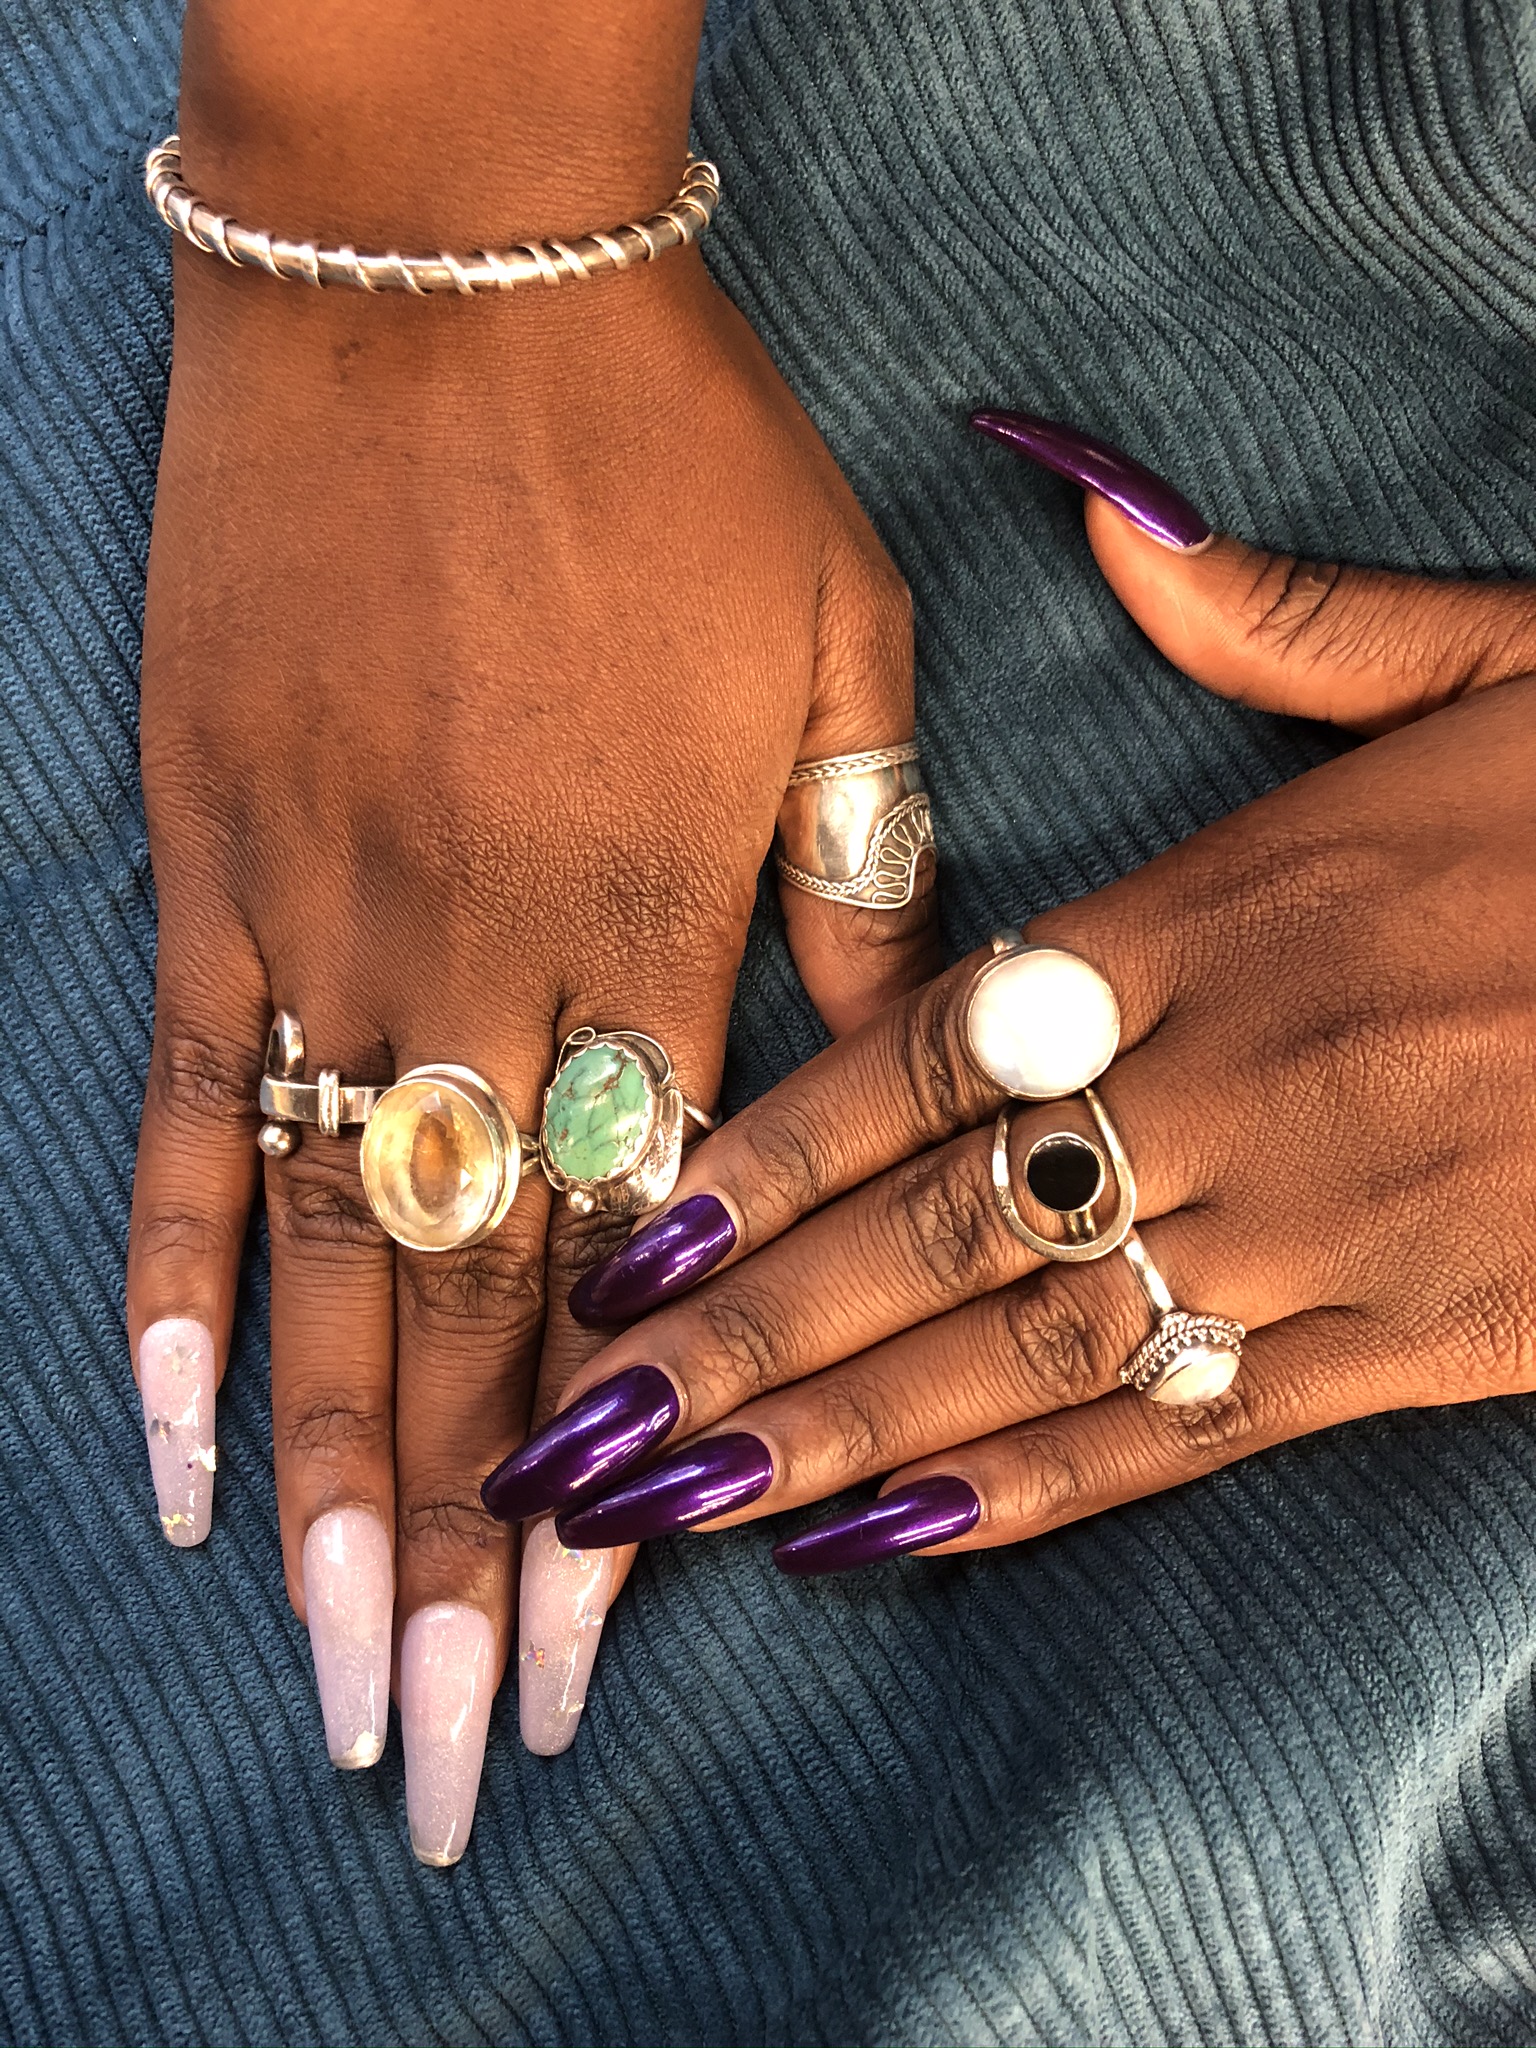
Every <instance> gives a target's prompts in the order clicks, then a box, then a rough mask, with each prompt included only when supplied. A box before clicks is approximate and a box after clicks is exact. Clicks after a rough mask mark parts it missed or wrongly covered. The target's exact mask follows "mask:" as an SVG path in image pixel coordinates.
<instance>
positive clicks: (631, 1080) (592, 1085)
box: [539, 1025, 718, 1216]
mask: <svg viewBox="0 0 1536 2048" xmlns="http://www.w3.org/2000/svg"><path fill="white" fill-rule="evenodd" d="M685 1120H688V1121H691V1122H693V1123H695V1124H697V1125H698V1126H699V1127H700V1129H702V1130H705V1131H712V1130H714V1129H715V1128H716V1125H717V1121H718V1120H717V1119H716V1118H714V1117H712V1116H710V1115H709V1114H708V1113H707V1112H706V1111H704V1110H702V1109H700V1108H698V1107H697V1105H696V1104H694V1103H691V1102H688V1101H686V1100H685V1099H684V1097H683V1092H682V1090H681V1089H680V1088H679V1087H678V1085H677V1079H676V1076H675V1074H674V1072H673V1069H672V1060H671V1057H670V1055H669V1054H668V1052H667V1049H666V1047H665V1046H664V1045H661V1044H660V1043H659V1042H658V1041H657V1040H656V1039H654V1038H651V1037H650V1036H649V1035H648V1034H647V1033H645V1032H644V1031H597V1030H594V1029H593V1028H592V1027H591V1026H590V1025H583V1026H582V1028H581V1029H580V1030H579V1031H573V1032H572V1033H571V1034H570V1036H569V1037H568V1038H567V1039H566V1041H565V1043H564V1044H563V1045H562V1046H561V1048H560V1053H559V1057H558V1059H557V1060H556V1063H555V1072H554V1077H553V1079H552V1080H551V1081H550V1084H549V1086H548V1087H547V1088H546V1089H545V1091H544V1114H543V1118H542V1121H541V1123H540V1129H539V1148H540V1153H541V1155H542V1158H543V1163H544V1172H545V1174H546V1176H547V1177H548V1179H549V1181H550V1184H551V1185H552V1186H553V1187H555V1188H557V1189H559V1190H561V1191H562V1192H563V1193H564V1195H565V1198H566V1200H567V1202H569V1203H570V1205H571V1207H572V1208H573V1209H574V1210H576V1212H577V1213H578V1214H579V1215H582V1216H590V1215H591V1214H593V1212H594V1211H596V1210H599V1209H600V1210H603V1211H604V1212H606V1213H608V1214H610V1215H617V1216H631V1215H636V1214H638V1213H639V1212H640V1211H641V1210H643V1209H650V1208H654V1207H655V1205H656V1204H657V1203H658V1202H664V1201H665V1200H666V1198H667V1196H668V1195H670V1194H671V1192H672V1189H673V1187H674V1186H675V1185H676V1183H677V1175H678V1169H679V1167H680V1165H681V1162H682V1153H683V1124H684V1121H685Z"/></svg>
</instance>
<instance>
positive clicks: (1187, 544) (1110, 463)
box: [971, 412, 1211, 553]
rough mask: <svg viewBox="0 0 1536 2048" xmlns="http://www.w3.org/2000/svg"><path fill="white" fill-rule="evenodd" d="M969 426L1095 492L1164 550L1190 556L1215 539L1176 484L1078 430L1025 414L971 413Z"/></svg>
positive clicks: (1058, 474) (1031, 414)
mask: <svg viewBox="0 0 1536 2048" xmlns="http://www.w3.org/2000/svg"><path fill="white" fill-rule="evenodd" d="M971 425H972V426H973V427H975V428H977V429H978V430H979V431H980V432H981V433H983V434H990V435H991V436H992V438H993V440H994V441H1004V442H1006V443H1007V445H1008V446H1009V447H1010V448H1017V449H1018V451H1019V453H1020V454H1021V455H1027V456H1029V458H1030V459H1031V461H1034V462H1038V463H1041V464H1042V465H1043V466H1044V467H1045V468H1046V469H1052V470H1054V471H1055V472H1056V474H1057V476H1064V477H1067V478H1069V479H1070V481H1071V482H1073V483H1075V484H1082V485H1083V487H1084V488H1085V489H1086V490H1090V491H1097V492H1098V494H1099V496H1100V497H1101V498H1108V500H1109V502H1110V503H1111V504H1112V505H1118V506H1119V507H1120V510H1121V511H1122V512H1123V513H1124V514H1125V516H1126V518H1127V519H1134V520H1135V522H1136V524H1137V525H1138V526H1139V527H1140V528H1141V530H1142V531H1143V533H1149V534H1151V536H1152V538H1153V539H1154V540H1155V541H1161V542H1162V544H1163V546H1164V547H1165V548H1174V549H1176V550H1177V551H1178V552H1180V553H1187V552H1188V551H1189V550H1190V549H1191V548H1200V547H1204V545H1205V543H1206V542H1207V541H1208V540H1209V539H1210V537H1211V529H1210V526H1209V525H1208V524H1207V522H1206V521H1205V520H1203V519H1202V518H1201V517H1200V514H1199V513H1198V512H1197V511H1196V510H1195V508H1194V506H1193V505H1191V504H1190V502H1189V500H1188V498H1185V497H1181V496H1180V494H1179V493H1178V492H1177V491H1176V490H1175V489H1174V488H1173V486H1172V484H1167V483H1164V482H1163V479H1162V478H1161V477H1160V476H1154V475H1153V474H1152V472H1151V470H1150V469H1144V468H1143V467H1142V465H1141V464H1140V463H1139V462H1133V461H1132V460H1131V458H1130V456H1129V455H1122V454H1121V453H1120V450H1119V449H1118V448H1111V447H1110V446H1109V445H1108V444H1107V443H1106V442H1104V441H1095V440H1094V439H1093V438H1092V437H1091V435H1088V434H1080V433H1079V432H1078V431H1077V429H1076V428H1075V427H1064V426H1062V425H1061V424H1060V422H1059V421H1056V420H1042V419H1037V418H1036V417H1035V416H1034V414H1033V413H1027V412H973V413H972V414H971Z"/></svg>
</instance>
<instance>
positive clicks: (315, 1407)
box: [277, 1391, 391, 1459]
mask: <svg viewBox="0 0 1536 2048" xmlns="http://www.w3.org/2000/svg"><path fill="white" fill-rule="evenodd" d="M390 1434H391V1423H390V1418H389V1416H388V1415H387V1414H385V1413H384V1412H383V1411H382V1410H380V1409H378V1408H374V1407H370V1406H369V1405H368V1403H367V1402H364V1401H358V1400H356V1399H354V1398H352V1397H351V1396H349V1395H348V1394H346V1393H345V1392H341V1391H337V1392H335V1393H324V1394H316V1395H315V1396H313V1397H312V1398H311V1399H309V1400H306V1401H302V1402H300V1403H298V1404H297V1405H296V1406H295V1407H292V1408H290V1409H288V1410H286V1411H285V1412H284V1413H283V1415H282V1416H281V1418H280V1420H279V1422H278V1425H277V1439H278V1449H279V1451H280V1452H284V1451H286V1452H288V1453H289V1454H290V1455H296V1456H299V1457H303V1458H314V1457H320V1458H335V1459H340V1458H343V1457H346V1456H347V1455H349V1454H350V1453H353V1452H357V1451H372V1450H376V1449H378V1448H379V1447H380V1446H381V1445H386V1446H387V1445H388V1443H389V1441H390Z"/></svg>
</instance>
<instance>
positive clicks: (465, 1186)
mask: <svg viewBox="0 0 1536 2048" xmlns="http://www.w3.org/2000/svg"><path fill="white" fill-rule="evenodd" d="M538 1161H539V1148H538V1146H537V1145H535V1144H534V1143H533V1142H532V1141H531V1140H530V1139H528V1138H525V1137H524V1136H523V1134H522V1132H521V1131H520V1130H519V1129H518V1127H517V1121H516V1119H515V1118H514V1117H513V1115H512V1113H511V1111H510V1110H509V1109H508V1108H507V1106H506V1104H505V1103H504V1102H503V1101H502V1099H501V1097H500V1096H499V1095H498V1094H497V1093H496V1090H495V1089H494V1088H493V1087H492V1085H491V1083H490V1082H489V1081H487V1080H486V1079H485V1077H484V1075H483V1074H477V1073H476V1072H475V1070H474V1068H473V1067H459V1066H450V1065H447V1064H437V1065H432V1066H424V1067H412V1068H411V1070H410V1072H409V1073H406V1074H402V1075H401V1076H400V1078H399V1080H398V1081H395V1082H393V1083H392V1084H391V1086H389V1087H388V1088H385V1089H383V1090H382V1091H381V1092H380V1094H379V1099H378V1101H377V1103H376V1104H375V1105H374V1109H373V1114H372V1115H371V1116H370V1117H369V1119H368V1121H367V1123H366V1124H365V1125H364V1126H363V1137H362V1144H361V1146H360V1148H359V1160H358V1163H359V1166H360V1169H361V1172H362V1177H363V1190H364V1193H365V1194H366V1195H367V1197H368V1203H369V1206H370V1208H371V1209H372V1210H373V1213H374V1215H375V1216H377V1217H378V1219H379V1221H380V1223H382V1224H383V1226H384V1228H385V1229H386V1230H387V1231H388V1232H389V1234H390V1236H391V1237H392V1238H394V1239H395V1241H396V1243H397V1244H403V1245H407V1246H409V1247H410V1249H411V1250H412V1251H418V1252H451V1251H458V1250H460V1249H461V1248H462V1247H463V1246H465V1245H472V1244H479V1243H480V1242H481V1240H482V1239H483V1238H487V1237H489V1236H490V1234H491V1232H492V1231H493V1230H494V1229H495V1228H496V1226H497V1224H498V1223H500V1222H501V1220H502V1218H503V1217H504V1216H505V1215H506V1213H507V1211H508V1210H509V1209H510V1208H511V1206H512V1203H513V1201H514V1200H515V1199H516V1196H517V1191H518V1188H519V1187H520V1186H521V1184H522V1182H523V1180H524V1179H525V1178H526V1176H527V1175H528V1174H529V1173H531V1172H532V1171H533V1169H534V1167H535V1166H537V1164H538Z"/></svg>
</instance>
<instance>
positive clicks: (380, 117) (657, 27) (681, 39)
mask: <svg viewBox="0 0 1536 2048" xmlns="http://www.w3.org/2000/svg"><path fill="white" fill-rule="evenodd" d="M570 13H571V14H574V15H575V16H579V17H580V18H579V19H571V18H569V15H568V13H567V11H566V10H560V11H559V12H558V14H556V13H555V12H554V11H552V10H548V9H547V8H543V7H541V8H539V9H538V10H537V11H535V10H534V9H533V8H531V7H529V6H528V5H526V4H525V0H441V4H438V5H434V7H433V8H431V9H424V8H420V7H418V6H416V5H414V4H411V0H372V4H371V5H370V6H369V9H368V12H367V14H366V16H365V17H364V16H362V15H361V14H360V13H355V14H354V15H353V16H352V17H351V18H349V13H348V10H347V9H346V8H345V7H343V8H342V9H340V10H334V9H333V10H317V9H312V8H308V7H300V6H298V5H296V4H294V0H217V4H215V0H191V5H190V6H189V7H188V10H187V18H186V28H185V33H184V42H183V63H182V90H181V112H180V124H179V125H180V130H181V135H182V150H183V162H184V164H185V168H186V172H187V177H188V181H189V183H191V184H192V185H194V186H195V187H196V188H197V189H198V190H199V192H200V193H202V195H203V196H204V197H206V198H207V199H208V200H209V201H210V203H211V204H213V205H214V206H216V207H218V208H219V209H220V210H223V211H228V212H230V213H233V214H234V215H236V216H237V217H238V218H239V219H241V220H243V221H247V222H251V223H253V224H256V225H259V226H261V227H266V228H269V229H270V230H271V231H272V232H274V233H278V234H281V235H283V236H285V237H294V238H303V239H315V240H321V241H332V242H338V243H351V244H352V245H354V246H356V247H359V248H361V247H365V246H373V247H378V248H402V249H431V248H450V249H460V248H465V249H474V248H477V247H483V246H485V245H486V244H487V243H489V244H491V245H492V246H505V245H507V244H509V243H513V242H517V241H520V240H524V239H526V238H528V237H529V236H545V235H551V234H555V235H566V236H569V235H574V234H579V233H580V232H582V231H583V230H585V229H586V228H590V227H607V226H609V225H610V224H611V223H613V222H615V221H618V220H622V219H625V218H629V217H633V216H634V215H636V214H641V215H644V214H646V213H649V212H653V211H654V210H655V209H656V208H657V207H659V206H661V205H663V204H665V202H666V200H667V199H668V198H669V197H670V196H671V194H672V193H673V192H674V191H675V190H676V187H677V181H678V174H679V172H680V170H681V168H682V164H683V159H684V156H685V154H686V149H687V127H688V109H689V104H690V100H691V95H692V81H693V70H694V63H695V60H696V55H697V48H698V36H699V26H700V17H701V15H702V0H611V4H610V5H606V6H605V7H604V8H602V9H600V10H592V11H590V12H588V11H586V10H572V11H570ZM631 14H632V15H634V17H635V20H634V22H633V23H632V24H628V23H626V20H625V18H624V17H625V16H626V15H631ZM627 28H629V29H630V30H631V32H628V33H626V29H627Z"/></svg>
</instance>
